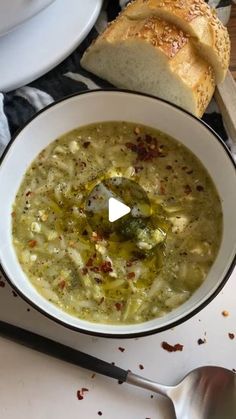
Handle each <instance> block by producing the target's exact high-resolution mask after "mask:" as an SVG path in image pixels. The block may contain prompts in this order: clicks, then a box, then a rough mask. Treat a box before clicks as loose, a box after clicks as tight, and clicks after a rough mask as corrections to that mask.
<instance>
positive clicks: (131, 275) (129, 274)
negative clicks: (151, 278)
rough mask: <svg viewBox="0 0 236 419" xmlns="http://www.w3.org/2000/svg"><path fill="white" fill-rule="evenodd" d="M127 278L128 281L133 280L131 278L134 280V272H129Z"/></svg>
mask: <svg viewBox="0 0 236 419" xmlns="http://www.w3.org/2000/svg"><path fill="white" fill-rule="evenodd" d="M127 278H128V279H133V278H135V273H134V272H129V273H128V275H127Z"/></svg>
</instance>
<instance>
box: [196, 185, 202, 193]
mask: <svg viewBox="0 0 236 419" xmlns="http://www.w3.org/2000/svg"><path fill="white" fill-rule="evenodd" d="M196 189H197V191H198V192H202V191H204V188H203V186H202V185H197V186H196Z"/></svg>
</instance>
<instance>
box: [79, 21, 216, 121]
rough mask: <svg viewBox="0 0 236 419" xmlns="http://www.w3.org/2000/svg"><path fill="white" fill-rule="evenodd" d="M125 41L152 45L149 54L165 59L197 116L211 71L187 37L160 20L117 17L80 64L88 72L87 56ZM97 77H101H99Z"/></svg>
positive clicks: (210, 85)
mask: <svg viewBox="0 0 236 419" xmlns="http://www.w3.org/2000/svg"><path fill="white" fill-rule="evenodd" d="M129 42H131V43H132V42H139V43H145V44H147V45H148V46H152V47H153V51H155V50H156V51H157V53H160V52H161V53H162V54H163V55H164V56H165V57H166V60H167V68H166V71H168V72H170V73H172V74H173V75H174V76H176V77H178V78H179V79H180V80H181V81H182V82H183V83H184V85H185V86H186V87H187V89H188V90H189V94H191V95H193V96H194V97H195V103H196V105H195V107H196V110H195V115H197V116H198V117H201V116H202V115H203V113H204V111H205V109H206V107H207V105H208V103H209V101H210V100H211V98H212V95H213V93H214V89H215V78H214V72H213V69H212V68H211V66H209V65H208V64H207V63H206V62H205V61H204V60H202V59H201V58H200V57H199V56H198V54H197V53H196V51H195V49H194V47H193V45H192V43H191V40H190V37H189V35H186V34H185V33H184V32H183V31H182V30H181V29H179V28H177V27H176V26H174V25H172V24H168V23H166V22H165V21H163V20H162V19H160V18H157V17H152V18H146V19H138V20H130V19H128V18H126V16H124V15H122V14H121V15H120V16H119V17H118V18H117V19H116V20H115V21H113V22H112V23H111V24H110V25H109V26H108V27H107V29H106V30H105V31H104V33H103V34H102V35H100V36H99V37H98V39H97V40H96V41H95V43H94V44H93V45H92V46H91V47H90V48H89V49H88V50H87V51H86V53H85V55H84V57H83V59H82V62H81V64H82V66H84V67H85V68H86V69H88V70H90V68H89V65H87V63H88V62H89V60H88V57H89V55H91V54H93V53H95V54H96V56H97V54H98V53H99V51H101V49H103V48H106V47H107V45H109V46H112V47H116V46H117V45H118V46H119V45H120V44H122V43H129ZM139 45H140V44H139ZM95 67H96V66H95ZM95 74H96V71H95ZM97 75H98V76H100V77H104V75H103V74H99V73H97ZM157 77H158V69H157ZM104 78H106V79H107V80H109V78H107V77H104ZM109 81H111V80H109ZM113 83H114V81H113ZM117 85H118V87H119V84H117ZM126 87H128V86H126ZM137 90H139V86H137Z"/></svg>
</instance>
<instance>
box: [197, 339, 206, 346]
mask: <svg viewBox="0 0 236 419" xmlns="http://www.w3.org/2000/svg"><path fill="white" fill-rule="evenodd" d="M197 343H198V345H203V344H204V343H206V339H201V338H200V339H198V341H197Z"/></svg>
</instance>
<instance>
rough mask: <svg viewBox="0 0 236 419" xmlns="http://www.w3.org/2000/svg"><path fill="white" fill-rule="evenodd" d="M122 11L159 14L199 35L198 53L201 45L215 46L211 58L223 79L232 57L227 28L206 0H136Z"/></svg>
mask: <svg viewBox="0 0 236 419" xmlns="http://www.w3.org/2000/svg"><path fill="white" fill-rule="evenodd" d="M123 15H125V16H126V17H128V18H130V19H142V18H146V17H148V16H157V17H160V18H162V19H165V20H166V21H168V22H171V23H174V24H175V25H177V26H178V27H180V28H181V29H182V30H184V31H185V32H186V33H188V34H189V35H191V36H192V37H194V38H196V39H194V38H193V40H192V41H193V43H194V44H195V45H196V46H197V48H198V51H199V53H201V46H207V47H209V48H210V49H212V54H211V55H212V57H213V58H212V59H213V60H214V62H215V66H218V67H219V71H216V73H217V79H218V80H217V81H218V82H221V81H222V80H223V78H224V77H225V74H226V71H227V69H228V66H229V60H230V39H229V35H228V31H227V29H226V28H225V27H224V25H223V24H222V23H221V21H220V20H219V19H218V17H217V16H216V13H215V11H214V10H213V9H211V8H210V7H209V6H208V4H206V3H205V1H204V0H134V1H133V2H132V3H130V4H128V6H127V7H126V9H125V10H124V11H123ZM205 55H206V54H205ZM214 55H215V57H214ZM204 58H205V59H206V58H207V56H205V57H204ZM210 64H212V62H210Z"/></svg>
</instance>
